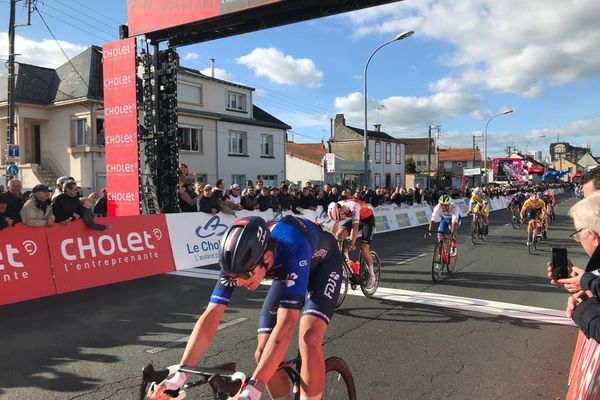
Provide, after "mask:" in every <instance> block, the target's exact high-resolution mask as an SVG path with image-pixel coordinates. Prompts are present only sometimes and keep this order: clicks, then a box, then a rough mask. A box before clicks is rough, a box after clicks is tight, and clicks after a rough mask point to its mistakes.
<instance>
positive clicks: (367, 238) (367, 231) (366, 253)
mask: <svg viewBox="0 0 600 400" xmlns="http://www.w3.org/2000/svg"><path fill="white" fill-rule="evenodd" d="M374 230H375V217H374V216H370V217H369V218H367V219H365V220H364V221H362V229H361V239H360V247H361V252H362V256H363V259H364V260H365V264H367V268H368V269H369V282H367V288H369V287H371V288H372V287H373V285H374V284H375V279H377V277H376V276H375V271H374V270H373V258H372V257H371V241H372V240H373V231H374Z"/></svg>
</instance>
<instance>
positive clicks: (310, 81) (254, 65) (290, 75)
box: [236, 48, 323, 87]
mask: <svg viewBox="0 0 600 400" xmlns="http://www.w3.org/2000/svg"><path fill="white" fill-rule="evenodd" d="M236 61H237V62H238V63H239V64H242V65H245V66H246V67H248V68H250V69H252V70H253V71H254V74H255V75H257V76H264V77H267V78H269V79H270V80H271V81H273V82H275V83H278V84H282V85H302V86H309V87H318V86H320V84H321V82H322V80H323V72H321V71H320V70H319V69H318V68H317V66H316V65H315V63H314V61H312V60H311V59H308V58H297V59H295V58H293V57H292V56H290V55H285V54H284V53H282V52H281V51H279V50H277V49H274V48H268V49H265V48H256V49H254V50H252V52H250V53H249V54H247V55H245V56H241V57H238V58H237V59H236Z"/></svg>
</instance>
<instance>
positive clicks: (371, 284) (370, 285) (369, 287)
mask: <svg viewBox="0 0 600 400" xmlns="http://www.w3.org/2000/svg"><path fill="white" fill-rule="evenodd" d="M375 282H377V277H376V276H375V275H374V274H373V275H370V276H369V279H368V280H367V284H366V285H365V289H367V290H373V289H374V288H375Z"/></svg>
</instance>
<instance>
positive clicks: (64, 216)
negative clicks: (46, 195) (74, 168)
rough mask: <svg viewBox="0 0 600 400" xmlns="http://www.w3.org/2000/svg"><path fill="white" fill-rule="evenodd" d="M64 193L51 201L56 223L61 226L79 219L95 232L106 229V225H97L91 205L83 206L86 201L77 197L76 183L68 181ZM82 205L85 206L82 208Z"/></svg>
mask: <svg viewBox="0 0 600 400" xmlns="http://www.w3.org/2000/svg"><path fill="white" fill-rule="evenodd" d="M63 190H64V193H63V194H59V195H58V196H56V197H55V198H54V200H53V201H52V212H53V213H54V216H55V217H56V222H57V223H60V224H61V225H67V224H68V223H69V221H75V220H77V219H79V218H81V219H82V220H83V222H84V223H85V225H86V226H87V227H88V228H90V229H94V230H97V231H103V230H105V229H108V226H107V225H102V224H97V223H96V222H95V221H94V216H93V215H92V210H91V207H92V205H91V204H85V202H86V201H88V200H87V199H80V198H79V197H78V196H77V183H76V182H74V181H68V182H67V183H65V186H64V188H63ZM84 204H85V205H86V206H84Z"/></svg>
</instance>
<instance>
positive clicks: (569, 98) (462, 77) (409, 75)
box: [0, 0, 600, 156]
mask: <svg viewBox="0 0 600 400" xmlns="http://www.w3.org/2000/svg"><path fill="white" fill-rule="evenodd" d="M8 9H9V3H8V1H7V0H0V16H2V19H3V20H4V21H3V23H2V26H3V27H6V26H7V23H8ZM38 9H39V12H40V14H41V15H42V16H43V17H44V19H45V21H46V23H47V24H48V26H49V27H50V29H51V31H52V32H53V33H54V35H55V36H56V38H57V39H58V40H59V41H60V42H61V46H62V47H63V49H64V51H65V52H66V53H67V54H68V55H69V56H73V55H74V54H77V53H78V52H79V51H81V50H83V49H84V48H86V47H87V46H89V45H91V44H95V45H102V44H103V43H104V42H107V41H111V40H115V39H116V38H117V36H118V25H119V24H123V23H126V20H127V4H126V0H105V1H103V2H91V1H87V0H43V1H41V0H40V1H39V2H38ZM17 19H18V20H20V21H22V20H23V19H24V13H23V9H22V8H21V7H20V9H19V12H18V18H17ZM598 21H600V1H598V0H527V1H523V0H503V1H496V0H405V1H400V2H396V3H392V4H388V5H385V6H379V7H373V8H369V9H365V10H361V11H357V12H353V13H347V14H342V15H338V16H333V17H327V18H321V19H317V20H312V21H307V22H302V23H298V24H293V25H288V26H284V27H279V28H273V29H269V30H263V31H259V32H254V33H250V34H246V35H241V36H235V37H231V38H226V39H221V40H217V41H211V42H206V43H201V44H197V45H192V46H186V47H181V48H179V50H178V51H179V54H180V56H181V63H182V65H184V66H188V67H191V68H196V69H199V70H202V71H203V72H205V73H207V74H209V73H210V59H211V58H214V59H215V60H216V73H217V77H220V78H223V79H228V80H231V81H235V82H240V83H243V84H246V85H249V86H251V87H254V88H255V89H256V92H255V103H256V104H257V105H258V106H260V107H262V108H264V109H265V110H267V111H268V112H270V113H271V114H273V115H274V116H276V117H277V118H279V119H281V120H283V121H285V122H286V123H288V124H290V125H291V126H292V127H293V129H292V132H293V140H294V141H297V142H314V141H319V140H321V139H327V138H328V137H329V134H330V118H332V117H334V116H335V114H337V113H343V114H344V115H345V116H346V121H347V124H349V125H353V126H357V127H362V126H363V124H364V122H363V102H364V100H363V99H364V98H363V94H362V91H363V69H364V65H365V63H366V61H367V58H368V57H369V55H370V54H371V52H372V51H373V50H375V49H376V48H377V47H378V46H379V45H381V44H383V43H385V42H386V41H388V40H390V39H392V38H393V37H394V36H396V35H397V34H398V33H400V32H403V31H407V30H414V31H415V34H414V35H413V36H411V37H410V38H407V39H405V40H403V41H399V42H394V43H392V44H390V45H388V46H386V47H384V48H383V49H381V50H380V51H379V52H378V53H377V54H376V55H375V56H374V57H373V59H372V61H371V63H370V65H369V69H368V104H369V107H368V122H369V126H370V127H372V125H373V124H375V123H378V122H379V123H381V124H382V130H384V131H385V132H387V133H389V134H391V135H392V136H395V137H423V136H424V135H426V133H427V127H428V126H429V125H440V126H441V136H440V138H439V140H440V142H439V143H440V146H441V147H442V148H445V147H470V146H471V143H472V135H473V134H481V133H482V131H483V130H484V127H485V124H486V122H487V121H488V120H489V118H490V117H491V116H493V115H495V114H498V113H500V112H502V111H505V110H507V109H514V110H515V112H514V113H511V114H508V115H503V116H500V117H498V118H495V119H494V120H493V121H491V122H490V124H489V126H488V154H489V155H491V156H501V155H502V154H503V153H504V149H505V147H506V146H515V145H516V146H517V147H519V148H521V149H522V150H524V149H525V147H528V150H530V151H531V150H542V151H544V152H547V151H548V145H549V144H550V143H551V142H553V141H556V139H557V137H558V135H560V140H561V141H563V140H565V141H569V142H570V143H571V144H574V145H581V146H585V145H587V144H589V145H591V147H592V151H593V152H595V155H596V156H600V108H599V107H598V106H599V104H600V79H599V77H600V57H598V54H600V24H599V23H598ZM17 35H18V36H17V42H16V51H17V53H21V54H22V55H21V56H19V58H18V59H19V60H20V61H22V62H27V63H31V64H36V65H42V66H48V67H56V66H58V65H60V64H63V63H64V62H65V61H66V58H65V56H64V55H63V54H62V52H61V51H60V49H59V47H58V46H57V44H56V42H55V41H54V39H53V38H52V36H51V34H50V33H49V31H48V29H47V28H46V27H45V25H44V23H43V22H42V20H41V19H40V16H39V15H38V14H37V13H34V15H33V17H32V25H31V26H28V27H19V28H17ZM7 52H8V51H7V35H6V31H5V30H3V31H0V57H2V58H6V54H7ZM2 72H4V71H2ZM542 136H544V137H542ZM479 146H480V147H483V143H481V142H480V143H479Z"/></svg>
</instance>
